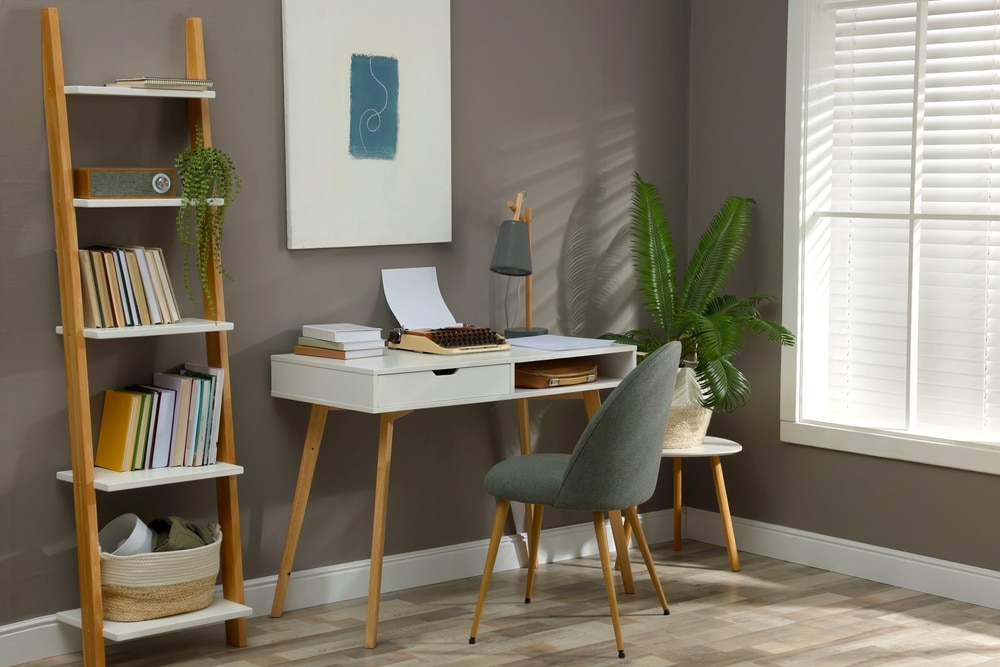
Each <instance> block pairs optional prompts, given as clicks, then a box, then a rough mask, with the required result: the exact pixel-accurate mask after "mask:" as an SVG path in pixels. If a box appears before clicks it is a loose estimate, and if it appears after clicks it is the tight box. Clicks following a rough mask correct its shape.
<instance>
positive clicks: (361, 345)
mask: <svg viewBox="0 0 1000 667" xmlns="http://www.w3.org/2000/svg"><path fill="white" fill-rule="evenodd" d="M299 345H305V346H307V347H322V348H324V349H327V350H344V351H345V352H347V351H351V350H371V349H377V348H380V347H385V339H384V338H375V339H372V340H357V341H350V342H346V343H338V342H336V341H332V340H323V339H322V338H311V337H309V336H299Z"/></svg>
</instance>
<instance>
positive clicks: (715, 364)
mask: <svg viewBox="0 0 1000 667" xmlns="http://www.w3.org/2000/svg"><path fill="white" fill-rule="evenodd" d="M695 374H697V376H698V384H699V386H700V387H701V391H702V395H703V396H706V397H707V398H706V399H705V402H704V405H705V407H706V408H709V409H710V410H716V411H718V412H732V411H733V410H735V409H737V408H739V407H742V406H743V405H745V404H746V402H747V401H748V400H750V380H748V379H747V377H746V376H745V375H743V373H742V372H741V371H740V370H739V369H737V368H736V366H734V365H733V363H732V362H731V361H730V360H729V359H713V360H710V361H700V362H699V363H698V366H697V367H696V368H695Z"/></svg>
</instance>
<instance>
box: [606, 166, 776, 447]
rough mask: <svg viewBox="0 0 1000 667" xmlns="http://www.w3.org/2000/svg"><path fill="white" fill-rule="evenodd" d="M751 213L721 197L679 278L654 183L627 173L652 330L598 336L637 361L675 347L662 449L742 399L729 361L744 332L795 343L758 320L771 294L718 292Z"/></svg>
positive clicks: (742, 387)
mask: <svg viewBox="0 0 1000 667" xmlns="http://www.w3.org/2000/svg"><path fill="white" fill-rule="evenodd" d="M755 207H756V203H755V202H754V200H752V199H747V198H744V197H729V198H728V199H726V201H725V202H724V203H723V205H722V207H721V208H720V209H719V212H718V213H716V215H715V217H714V218H713V219H712V222H711V224H710V225H709V226H708V228H707V229H706V230H705V232H704V233H703V234H702V236H701V238H700V239H699V240H698V245H697V246H696V248H695V250H694V253H693V254H692V255H691V258H690V261H689V262H688V265H687V269H686V270H685V271H684V275H683V276H678V275H677V268H676V267H677V255H676V252H675V249H674V244H673V239H672V237H671V234H670V227H669V226H668V225H667V217H666V214H665V213H664V211H663V203H662V201H661V200H660V196H659V194H658V192H657V190H656V187H655V186H654V185H652V184H651V183H648V182H646V181H644V180H643V179H642V177H641V176H640V175H639V174H638V173H635V174H633V184H632V200H631V205H630V207H629V218H630V221H631V232H632V259H633V265H634V267H635V271H636V279H637V282H638V284H639V291H640V292H641V293H642V297H643V305H644V307H645V309H646V310H647V311H648V312H649V314H650V315H651V316H652V318H653V323H654V324H655V325H656V328H653V329H650V328H646V329H633V330H631V331H628V332H626V333H624V334H617V333H607V334H604V335H603V336H602V338H606V339H611V340H614V341H616V342H619V343H628V344H631V345H635V346H636V347H637V348H638V351H639V354H640V355H645V354H648V353H650V352H652V351H653V350H655V349H656V348H658V347H660V346H661V345H665V344H666V343H668V342H670V341H673V340H678V341H680V342H681V346H682V353H681V369H680V372H679V373H678V376H677V378H678V379H677V391H676V392H675V397H674V403H673V407H672V412H674V414H672V415H671V419H670V431H669V432H668V434H667V438H666V440H665V443H664V445H665V446H666V447H685V446H693V445H695V444H698V443H700V442H701V439H702V438H703V437H704V435H705V432H706V430H707V428H708V420H709V419H710V418H711V415H712V412H731V411H733V410H736V409H737V408H739V407H741V406H743V405H744V404H746V402H747V401H748V400H749V399H750V381H749V380H748V379H747V377H746V376H745V375H744V374H743V373H742V372H741V371H740V370H739V369H738V368H737V367H736V365H735V363H734V361H735V358H736V356H737V354H738V353H739V352H740V350H741V348H742V347H743V343H744V339H745V337H746V336H747V335H748V334H756V335H762V336H765V337H766V338H767V340H769V341H773V342H776V343H779V344H781V345H794V344H795V336H794V335H793V334H792V332H791V331H789V330H788V329H786V328H785V327H783V326H782V325H781V324H779V323H777V322H773V321H771V320H768V319H766V318H764V317H762V316H761V314H760V311H759V308H760V307H761V306H762V305H764V304H767V303H770V302H773V301H775V300H776V297H775V296H773V295H770V294H755V295H753V296H749V297H741V296H733V295H731V294H721V293H720V292H721V290H722V289H723V288H724V287H725V285H726V283H727V282H728V280H729V278H730V276H731V275H732V272H733V269H734V267H735V266H736V262H737V260H738V259H739V257H740V255H741V254H742V252H743V250H744V248H745V247H746V242H747V237H748V235H749V231H750V220H751V218H752V215H753V210H754V208H755ZM681 434H686V437H681Z"/></svg>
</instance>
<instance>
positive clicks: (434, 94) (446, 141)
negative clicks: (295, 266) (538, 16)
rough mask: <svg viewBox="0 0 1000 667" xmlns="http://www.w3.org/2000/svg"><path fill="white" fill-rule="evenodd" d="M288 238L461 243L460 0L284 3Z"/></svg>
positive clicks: (305, 244) (334, 243)
mask: <svg viewBox="0 0 1000 667" xmlns="http://www.w3.org/2000/svg"><path fill="white" fill-rule="evenodd" d="M282 23H283V45H284V75H285V178H286V197H287V218H288V222H287V225H288V247H289V248H292V249H296V248H332V247H350V246H372V245H389V244H407V243H441V242H448V241H451V35H450V30H451V15H450V2H449V0H420V1H419V2H413V1H412V0H378V1H375V2H373V1H371V0H368V1H365V0H283V3H282Z"/></svg>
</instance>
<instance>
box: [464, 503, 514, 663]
mask: <svg viewBox="0 0 1000 667" xmlns="http://www.w3.org/2000/svg"><path fill="white" fill-rule="evenodd" d="M509 509H510V501H509V500H507V499H506V498H498V499H497V513H496V515H495V516H494V517H493V533H492V534H491V535H490V547H489V549H488V550H487V551H486V564H485V565H484V566H483V581H482V583H480V584H479V600H477V601H476V615H475V616H473V617H472V631H471V632H470V633H469V643H470V644H475V643H476V632H478V631H479V618H480V616H482V615H483V605H484V604H486V593H487V591H489V590H490V577H492V576H493V566H494V565H495V564H496V562H497V551H498V550H499V549H500V538H501V537H503V526H504V524H505V523H506V522H507V510H509Z"/></svg>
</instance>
